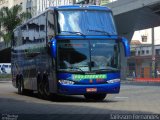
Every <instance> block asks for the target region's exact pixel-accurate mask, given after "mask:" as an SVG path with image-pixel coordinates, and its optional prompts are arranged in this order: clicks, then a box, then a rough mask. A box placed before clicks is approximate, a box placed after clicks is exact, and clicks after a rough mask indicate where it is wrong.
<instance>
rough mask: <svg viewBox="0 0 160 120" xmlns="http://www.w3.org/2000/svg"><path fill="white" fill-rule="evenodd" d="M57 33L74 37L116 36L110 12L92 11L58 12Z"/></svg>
mask: <svg viewBox="0 0 160 120" xmlns="http://www.w3.org/2000/svg"><path fill="white" fill-rule="evenodd" d="M58 25H59V33H60V34H62V35H74V34H76V33H74V32H80V33H83V34H85V35H117V32H116V28H115V25H114V21H113V17H112V14H111V12H108V11H94V10H67V11H59V12H58Z"/></svg>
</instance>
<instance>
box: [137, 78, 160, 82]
mask: <svg viewBox="0 0 160 120" xmlns="http://www.w3.org/2000/svg"><path fill="white" fill-rule="evenodd" d="M135 81H137V82H160V78H135Z"/></svg>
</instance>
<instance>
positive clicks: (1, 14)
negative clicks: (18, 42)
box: [0, 5, 31, 44]
mask: <svg viewBox="0 0 160 120" xmlns="http://www.w3.org/2000/svg"><path fill="white" fill-rule="evenodd" d="M29 17H31V14H30V13H24V12H22V7H21V5H15V6H13V7H12V8H10V9H9V8H8V7H3V8H1V9H0V25H1V26H2V28H3V29H4V30H5V32H2V31H1V33H0V36H1V37H3V39H4V41H5V43H7V44H8V43H9V42H10V41H11V35H12V32H13V30H14V29H15V28H16V27H17V26H18V25H20V24H21V23H22V22H23V21H24V20H25V19H27V18H29Z"/></svg>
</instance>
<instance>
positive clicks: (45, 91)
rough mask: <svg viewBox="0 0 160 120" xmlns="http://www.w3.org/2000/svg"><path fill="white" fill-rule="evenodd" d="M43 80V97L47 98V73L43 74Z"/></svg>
mask: <svg viewBox="0 0 160 120" xmlns="http://www.w3.org/2000/svg"><path fill="white" fill-rule="evenodd" d="M43 81H44V87H43V91H44V98H45V99H49V97H50V91H49V81H48V76H47V75H45V76H44V77H43Z"/></svg>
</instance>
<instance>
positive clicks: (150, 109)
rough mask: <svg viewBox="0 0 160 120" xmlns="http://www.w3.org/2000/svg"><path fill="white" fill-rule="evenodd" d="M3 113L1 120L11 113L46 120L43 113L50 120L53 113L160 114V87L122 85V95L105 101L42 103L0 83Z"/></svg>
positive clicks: (72, 98)
mask: <svg viewBox="0 0 160 120" xmlns="http://www.w3.org/2000/svg"><path fill="white" fill-rule="evenodd" d="M0 113H1V118H5V117H3V116H6V115H10V114H11V115H19V114H23V116H25V118H27V117H28V116H32V115H36V116H38V117H40V118H43V117H44V116H41V115H40V114H43V115H46V114H47V116H48V118H50V117H49V115H53V114H54V115H55V116H56V115H60V116H63V115H71V114H72V115H81V117H82V115H85V116H86V117H87V118H88V117H89V116H91V117H93V116H94V118H96V117H101V116H103V115H105V114H110V115H111V114H160V86H145V85H143V86H139V85H138V86H137V85H128V84H127V85H126V84H122V85H121V92H120V94H109V95H108V96H107V97H106V99H105V100H104V101H102V102H95V101H87V100H85V99H84V97H83V96H56V98H55V99H52V100H42V99H39V98H37V97H36V94H34V95H31V96H25V95H18V94H17V89H15V88H14V87H13V86H12V83H11V82H10V81H6V82H3V81H0ZM37 114H38V115H37ZM10 117H15V116H10ZM56 117H57V116H56ZM69 117H71V116H69ZM72 117H75V116H72ZM76 117H77V116H76ZM20 118H22V116H20ZM58 118H59V116H58ZM65 118H66V117H65ZM27 119H28V118H27ZM43 119H46V116H45V117H44V118H43ZM91 119H93V118H91ZM3 120H5V119H3ZM18 120H19V119H18Z"/></svg>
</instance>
